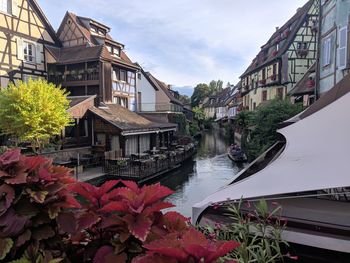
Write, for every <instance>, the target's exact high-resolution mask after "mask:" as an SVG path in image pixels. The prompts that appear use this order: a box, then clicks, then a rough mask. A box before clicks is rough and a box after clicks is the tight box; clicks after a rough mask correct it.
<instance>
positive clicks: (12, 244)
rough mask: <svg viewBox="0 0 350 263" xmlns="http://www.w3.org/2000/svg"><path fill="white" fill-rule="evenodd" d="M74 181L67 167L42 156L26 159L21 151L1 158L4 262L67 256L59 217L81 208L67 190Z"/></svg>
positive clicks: (0, 254) (0, 242)
mask: <svg viewBox="0 0 350 263" xmlns="http://www.w3.org/2000/svg"><path fill="white" fill-rule="evenodd" d="M72 182H74V180H73V179H72V178H71V177H70V171H69V170H68V169H67V168H64V167H60V166H53V165H52V164H51V161H49V160H47V159H44V158H42V157H24V156H22V155H20V151H19V150H18V149H15V150H9V151H7V152H5V153H4V154H2V155H1V156H0V260H4V261H5V262H8V261H9V260H13V259H21V260H22V261H21V262H43V257H45V258H46V259H47V260H48V261H49V260H52V259H54V258H55V259H56V260H59V259H60V258H64V257H65V253H64V251H63V250H61V245H62V244H63V241H62V239H61V238H60V236H59V235H58V233H59V229H58V225H57V223H56V218H57V217H58V215H59V214H60V213H61V211H62V210H63V209H66V208H73V207H79V206H80V205H79V203H78V202H76V200H75V198H73V196H72V195H71V194H70V193H69V191H68V190H67V186H68V185H69V184H70V183H72ZM48 261H47V262H48ZM56 262H57V261H56Z"/></svg>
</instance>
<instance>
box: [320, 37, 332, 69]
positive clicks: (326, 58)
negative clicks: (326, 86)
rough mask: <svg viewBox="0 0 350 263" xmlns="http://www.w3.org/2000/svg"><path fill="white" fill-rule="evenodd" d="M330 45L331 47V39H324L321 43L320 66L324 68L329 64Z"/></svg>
mask: <svg viewBox="0 0 350 263" xmlns="http://www.w3.org/2000/svg"><path fill="white" fill-rule="evenodd" d="M331 45H332V39H331V37H329V38H326V39H325V40H324V41H323V47H322V52H323V54H322V66H323V67H326V66H328V65H329V64H331Z"/></svg>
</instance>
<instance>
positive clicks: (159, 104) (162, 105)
mask: <svg viewBox="0 0 350 263" xmlns="http://www.w3.org/2000/svg"><path fill="white" fill-rule="evenodd" d="M170 110H171V103H170V99H169V98H168V96H167V95H166V94H165V93H164V91H163V90H162V89H159V90H157V91H156V111H170Z"/></svg>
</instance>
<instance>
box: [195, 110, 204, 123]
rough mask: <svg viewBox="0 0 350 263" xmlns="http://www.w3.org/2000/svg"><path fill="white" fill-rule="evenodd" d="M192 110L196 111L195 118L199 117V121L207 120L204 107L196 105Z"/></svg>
mask: <svg viewBox="0 0 350 263" xmlns="http://www.w3.org/2000/svg"><path fill="white" fill-rule="evenodd" d="M192 111H193V112H194V117H195V119H197V120H198V121H199V122H201V121H203V120H205V113H204V110H203V109H202V108H200V107H194V108H193V109H192Z"/></svg>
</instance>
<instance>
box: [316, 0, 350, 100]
mask: <svg viewBox="0 0 350 263" xmlns="http://www.w3.org/2000/svg"><path fill="white" fill-rule="evenodd" d="M321 10H322V12H321V18H320V19H321V23H320V25H321V27H320V60H319V65H318V70H319V79H318V81H317V84H318V95H320V96H322V95H324V94H325V93H326V92H327V91H329V90H330V89H331V88H333V87H334V86H335V85H336V84H337V83H338V82H339V81H341V80H342V79H343V78H344V77H345V76H346V75H347V74H348V73H349V68H350V52H349V50H350V49H349V48H348V46H349V23H350V22H349V21H350V20H349V13H350V1H348V0H347V1H343V0H332V1H325V0H322V1H321Z"/></svg>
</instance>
